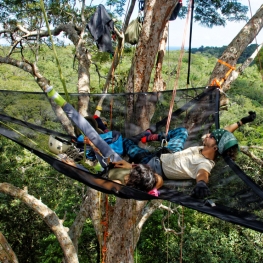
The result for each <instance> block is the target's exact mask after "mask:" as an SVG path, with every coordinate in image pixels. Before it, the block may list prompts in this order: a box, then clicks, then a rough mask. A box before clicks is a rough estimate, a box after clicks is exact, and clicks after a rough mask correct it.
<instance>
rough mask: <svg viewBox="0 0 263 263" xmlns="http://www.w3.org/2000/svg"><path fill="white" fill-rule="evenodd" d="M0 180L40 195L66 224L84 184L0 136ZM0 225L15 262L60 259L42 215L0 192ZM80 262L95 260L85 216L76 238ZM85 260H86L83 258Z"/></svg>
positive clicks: (54, 239) (90, 231)
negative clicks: (82, 226)
mask: <svg viewBox="0 0 263 263" xmlns="http://www.w3.org/2000/svg"><path fill="white" fill-rule="evenodd" d="M0 154H1V163H0V181H1V182H8V183H11V184H13V185H15V186H16V187H19V188H21V189H23V188H24V187H27V189H28V193H29V194H30V195H33V196H34V197H35V198H38V199H41V201H42V202H43V203H44V204H46V205H47V206H48V207H49V208H50V209H52V210H53V211H55V213H56V214H57V215H58V217H59V218H64V217H65V219H66V220H65V222H64V226H65V227H70V226H71V224H72V223H73V220H74V218H75V216H76V213H77V212H78V210H79V204H80V202H81V200H82V193H83V192H84V191H85V186H83V185H82V184H80V183H78V182H77V181H73V180H71V179H69V178H68V177H66V176H64V175H62V174H60V173H58V172H57V171H55V170H54V169H53V168H51V167H50V166H49V165H48V164H46V163H45V162H43V161H42V160H40V159H39V158H38V157H36V156H35V155H33V154H31V153H30V152H28V151H27V150H25V149H23V148H22V147H20V146H19V145H18V144H16V143H13V142H12V141H10V140H8V139H5V138H3V137H0ZM0 214H1V221H0V228H1V231H2V233H3V234H4V235H5V237H6V238H7V240H8V242H9V244H10V245H11V247H12V248H13V250H14V251H15V253H16V255H17V257H18V260H19V262H52V263H53V262H61V258H62V256H63V255H62V250H61V248H60V246H59V244H58V242H57V239H56V238H55V236H54V234H53V233H52V232H51V230H50V229H49V227H48V226H47V225H46V224H45V223H44V221H43V219H42V218H40V217H39V216H38V215H37V214H36V213H34V212H33V211H32V210H31V209H30V208H28V207H27V206H26V205H25V204H23V203H22V202H21V201H19V200H17V199H13V198H12V197H10V196H8V195H4V194H0ZM79 241H80V245H79V258H80V262H83V263H84V262H95V260H96V256H97V245H96V236H95V233H94V229H93V227H92V224H91V222H90V221H89V220H87V221H86V224H85V225H84V229H83V234H82V236H81V238H80V240H79ZM86 260H87V261H86Z"/></svg>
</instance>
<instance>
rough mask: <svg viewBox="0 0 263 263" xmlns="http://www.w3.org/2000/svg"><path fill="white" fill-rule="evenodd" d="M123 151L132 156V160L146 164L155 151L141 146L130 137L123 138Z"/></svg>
mask: <svg viewBox="0 0 263 263" xmlns="http://www.w3.org/2000/svg"><path fill="white" fill-rule="evenodd" d="M123 151H124V154H125V155H128V157H129V158H130V162H134V163H141V164H146V163H148V162H149V160H150V159H151V158H152V157H153V156H154V153H151V152H149V151H148V150H145V149H143V148H141V147H139V146H138V145H137V144H136V143H134V142H133V141H132V140H130V139H124V140H123Z"/></svg>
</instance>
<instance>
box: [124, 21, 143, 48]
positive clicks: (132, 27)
mask: <svg viewBox="0 0 263 263" xmlns="http://www.w3.org/2000/svg"><path fill="white" fill-rule="evenodd" d="M141 30H142V18H141V17H137V18H136V19H134V20H132V21H131V23H130V24H129V25H128V27H127V29H126V32H125V42H126V43H129V44H131V45H136V44H137V43H138V40H139V37H140V33H141Z"/></svg>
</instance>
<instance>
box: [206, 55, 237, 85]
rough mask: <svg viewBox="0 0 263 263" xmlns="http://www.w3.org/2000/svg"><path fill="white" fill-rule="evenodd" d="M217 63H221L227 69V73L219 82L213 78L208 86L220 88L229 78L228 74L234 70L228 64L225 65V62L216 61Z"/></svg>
mask: <svg viewBox="0 0 263 263" xmlns="http://www.w3.org/2000/svg"><path fill="white" fill-rule="evenodd" d="M217 62H219V63H221V64H222V65H225V66H227V67H228V68H229V70H228V72H227V73H226V74H225V76H224V77H223V78H222V79H221V80H220V81H219V80H218V79H216V78H214V79H213V80H212V81H211V84H210V86H217V87H220V88H221V86H222V84H223V83H224V82H225V81H226V80H227V78H228V77H229V75H230V73H231V72H232V71H233V70H235V69H236V68H235V67H233V66H231V65H230V64H228V63H226V62H225V61H223V60H221V59H218V61H217Z"/></svg>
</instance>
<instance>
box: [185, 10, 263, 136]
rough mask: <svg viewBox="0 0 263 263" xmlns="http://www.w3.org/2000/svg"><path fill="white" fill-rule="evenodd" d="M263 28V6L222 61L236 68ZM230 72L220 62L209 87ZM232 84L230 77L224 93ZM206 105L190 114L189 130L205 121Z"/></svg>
mask: <svg viewBox="0 0 263 263" xmlns="http://www.w3.org/2000/svg"><path fill="white" fill-rule="evenodd" d="M262 27H263V5H262V6H261V7H260V9H259V10H258V11H257V12H256V14H255V15H254V16H253V17H252V18H251V19H250V20H249V21H248V23H247V24H246V25H245V26H244V27H243V28H242V30H241V31H240V32H239V33H238V35H237V36H236V37H235V38H234V39H233V40H232V42H231V43H230V44H229V45H228V46H227V48H226V50H225V51H224V53H223V54H222V56H221V57H220V60H221V61H223V62H225V63H228V64H229V65H231V66H232V67H235V66H236V63H237V60H238V58H239V57H240V55H241V54H242V53H243V51H244V50H245V48H246V47H247V46H248V45H249V44H250V43H251V42H252V41H253V39H254V38H255V37H256V35H257V34H258V33H259V31H260V30H261V29H262ZM229 70H230V68H229V67H228V66H226V65H224V64H221V63H220V62H217V64H216V65H215V67H214V69H213V72H212V74H211V76H210V79H209V81H208V85H210V84H211V82H212V80H214V79H217V80H218V81H221V80H222V79H224V78H225V77H226V73H227V72H228V71H229ZM230 83H231V78H229V76H228V78H227V79H226V81H225V82H224V81H223V84H222V90H223V91H224V92H226V91H227V90H229V89H230ZM224 99H225V96H222V103H221V105H223V104H225V102H224V101H223V100H224ZM204 102H205V101H204ZM205 104H206V103H202V101H200V102H199V103H198V109H196V110H193V111H192V112H191V113H190V114H188V119H187V122H186V127H187V128H188V127H191V128H192V127H193V124H194V126H198V123H199V122H202V121H203V119H204V118H205V117H204V116H203V114H202V112H205V111H204V107H205ZM196 124H197V125H196ZM211 125H212V123H211V124H210V125H209V124H208V123H207V130H209V128H210V127H211ZM191 131H193V130H191ZM190 134H191V132H190Z"/></svg>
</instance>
